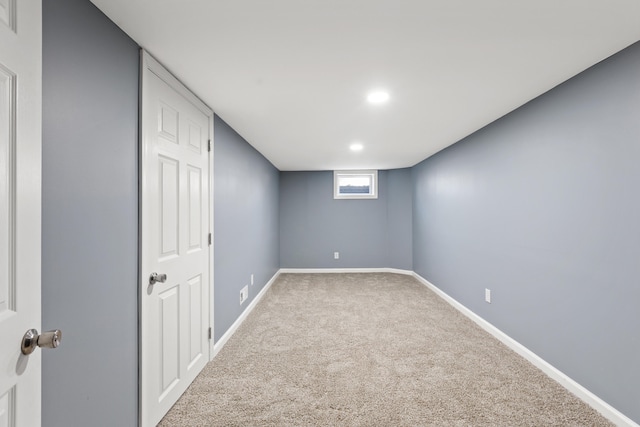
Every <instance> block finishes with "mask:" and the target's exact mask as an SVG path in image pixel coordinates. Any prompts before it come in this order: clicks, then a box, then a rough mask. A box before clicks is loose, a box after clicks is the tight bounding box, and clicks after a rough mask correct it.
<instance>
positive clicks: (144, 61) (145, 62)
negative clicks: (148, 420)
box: [138, 49, 214, 425]
mask: <svg viewBox="0 0 640 427" xmlns="http://www.w3.org/2000/svg"><path fill="white" fill-rule="evenodd" d="M140 63H141V69H140V108H139V129H140V143H139V147H140V153H139V167H140V173H139V175H140V184H139V191H140V193H139V206H140V212H139V230H140V231H139V233H140V235H139V239H140V240H139V241H140V243H139V260H138V264H139V276H140V277H139V280H140V281H139V283H138V295H139V296H138V307H139V311H138V318H139V333H140V337H139V340H138V342H139V343H140V348H139V354H138V356H139V405H138V407H139V420H140V424H141V425H144V422H145V420H143V413H142V400H143V396H142V393H143V385H142V381H143V378H142V374H143V363H144V361H143V355H142V342H143V337H142V321H143V319H142V298H143V295H144V293H145V292H146V290H147V285H148V281H149V276H148V274H149V272H148V271H145V270H144V268H143V258H142V256H143V247H144V244H145V242H144V240H143V239H144V238H145V237H144V236H143V224H142V221H143V218H144V211H143V210H144V209H146V208H145V206H144V203H143V198H144V195H145V194H146V191H148V183H147V180H146V177H145V173H144V171H145V165H144V162H145V159H146V157H145V150H146V149H148V148H147V147H146V144H147V142H146V141H147V138H148V136H147V135H146V129H145V126H144V122H143V114H144V111H143V108H144V107H143V99H144V93H145V90H148V89H147V87H146V85H147V83H145V79H144V75H145V73H149V72H151V73H153V74H155V75H156V76H158V77H159V78H160V79H161V80H163V81H164V82H165V83H167V84H168V85H169V86H170V87H172V88H173V89H174V90H176V91H177V92H178V93H179V94H181V95H182V96H183V97H184V98H186V99H187V100H188V101H190V102H191V103H192V104H194V105H195V106H197V108H198V109H199V110H201V111H202V112H203V113H204V114H205V115H207V116H208V118H209V129H208V132H209V141H210V143H209V147H210V148H209V151H210V155H209V164H208V168H209V171H208V182H209V192H208V205H209V218H208V226H209V233H211V244H210V245H209V246H208V250H209V252H208V253H209V256H208V271H209V283H208V286H209V288H208V289H209V334H210V335H209V346H208V349H207V350H208V355H207V356H208V357H207V360H208V361H210V360H212V359H213V356H214V352H213V349H214V339H213V322H214V313H213V307H214V304H213V295H214V292H213V291H214V286H213V283H214V276H213V274H214V268H213V254H214V245H213V241H214V235H213V224H214V222H213V213H214V210H213V208H214V203H213V200H214V198H213V166H214V160H213V135H214V133H213V111H212V110H211V109H210V108H209V107H208V106H207V105H206V104H205V103H204V102H202V101H201V100H200V99H199V98H198V97H197V96H195V95H194V94H193V93H192V92H191V91H189V89H188V88H186V87H185V86H184V85H183V84H182V83H181V82H180V81H179V80H178V79H177V78H176V77H175V76H173V75H172V74H171V73H170V72H169V71H168V70H167V69H165V68H164V66H162V64H160V63H159V62H158V61H157V60H156V59H154V58H153V57H152V56H151V55H150V54H149V53H148V52H146V51H145V50H144V49H141V51H140Z"/></svg>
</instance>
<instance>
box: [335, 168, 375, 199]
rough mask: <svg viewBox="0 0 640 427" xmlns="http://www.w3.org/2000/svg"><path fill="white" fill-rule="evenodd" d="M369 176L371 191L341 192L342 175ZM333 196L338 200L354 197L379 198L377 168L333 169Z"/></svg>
mask: <svg viewBox="0 0 640 427" xmlns="http://www.w3.org/2000/svg"><path fill="white" fill-rule="evenodd" d="M341 176H354V177H369V178H370V180H369V193H367V194H360V193H353V194H351V193H340V185H339V182H340V177H341ZM333 198H334V199H336V200H353V199H377V198H378V171H377V170H373V169H371V170H340V171H333Z"/></svg>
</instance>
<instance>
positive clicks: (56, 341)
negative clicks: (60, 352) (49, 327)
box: [20, 329, 62, 355]
mask: <svg viewBox="0 0 640 427" xmlns="http://www.w3.org/2000/svg"><path fill="white" fill-rule="evenodd" d="M61 341H62V331H61V330H60V329H56V330H53V331H47V332H43V333H42V334H38V330H37V329H29V330H28V331H27V332H26V333H25V334H24V336H23V337H22V345H21V346H20V349H21V350H22V354H24V355H29V354H31V353H33V351H34V350H35V349H36V347H42V348H58V346H59V345H60V342H61Z"/></svg>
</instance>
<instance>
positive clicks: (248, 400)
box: [160, 273, 613, 426]
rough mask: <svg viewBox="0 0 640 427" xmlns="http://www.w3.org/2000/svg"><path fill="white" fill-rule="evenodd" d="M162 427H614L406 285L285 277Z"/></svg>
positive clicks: (398, 278)
mask: <svg viewBox="0 0 640 427" xmlns="http://www.w3.org/2000/svg"><path fill="white" fill-rule="evenodd" d="M160 425H161V426H611V425H613V424H611V423H609V422H608V421H607V420H606V419H605V418H604V417H602V416H601V415H600V414H598V412H596V411H595V410H594V409H592V408H591V407H589V406H588V405H586V404H585V403H583V402H582V401H580V400H579V399H578V398H577V397H575V396H574V395H572V394H571V393H569V392H568V391H566V390H565V389H564V388H563V387H561V386H560V385H558V384H557V383H556V382H554V381H553V380H551V379H550V378H549V377H547V376H546V375H545V374H544V373H542V372H541V371H540V370H538V369H537V368H535V367H534V366H533V365H531V364H530V363H529V362H528V361H526V360H525V359H523V358H522V357H520V356H519V355H517V354H516V353H514V352H513V351H511V350H510V349H508V348H507V347H506V346H505V345H503V344H502V343H501V342H499V341H498V340H496V339H495V338H493V337H492V336H491V335H489V334H488V333H486V332H485V331H483V330H482V329H481V328H479V327H478V326H477V325H475V324H474V323H473V322H472V321H470V320H469V319H467V318H466V317H464V316H463V315H462V314H460V313H459V312H458V311H456V310H455V309H454V308H452V307H451V306H450V305H449V304H447V303H446V302H445V301H443V300H442V299H440V298H439V297H438V296H437V295H435V294H434V293H433V292H432V291H430V290H429V289H427V288H426V287H425V286H423V285H422V284H420V283H419V282H418V281H417V280H416V279H414V278H413V277H410V276H404V275H398V274H386V273H371V274H368V273H359V274H282V275H280V277H279V278H278V279H277V281H276V282H275V283H274V284H273V286H272V287H271V289H269V291H268V292H267V294H266V295H265V298H264V299H263V300H262V301H261V302H260V303H259V304H258V305H257V306H256V308H255V309H254V311H253V312H252V313H251V314H250V315H249V316H248V318H247V319H246V321H245V322H244V323H243V324H242V326H241V327H240V328H239V329H238V330H237V332H236V333H235V335H234V336H233V337H232V338H231V339H230V340H229V341H228V342H227V344H226V346H225V347H224V348H223V349H222V350H221V351H220V353H219V354H218V355H217V356H216V358H215V359H214V360H213V361H212V362H211V363H209V365H207V367H206V368H205V369H204V371H203V372H202V373H201V374H200V376H198V378H196V380H195V381H194V382H193V384H192V385H191V387H189V389H188V390H187V392H186V393H185V394H184V395H183V396H182V397H181V398H180V400H179V401H178V402H177V403H176V404H175V405H174V407H173V408H172V409H171V410H170V411H169V413H168V414H167V415H166V416H165V418H164V419H163V420H162V422H161V423H160Z"/></svg>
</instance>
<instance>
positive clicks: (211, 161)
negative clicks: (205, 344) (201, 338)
mask: <svg viewBox="0 0 640 427" xmlns="http://www.w3.org/2000/svg"><path fill="white" fill-rule="evenodd" d="M213 122H214V115H213V111H211V118H210V120H209V147H210V148H211V150H210V151H209V233H211V244H210V245H209V260H210V261H209V328H211V335H210V339H209V361H212V360H213V350H214V342H213V331H214V330H215V329H214V326H215V325H214V315H213V314H214V313H213V307H214V304H215V293H214V290H215V281H214V273H215V272H214V268H213V261H214V260H215V251H214V249H213V248H214V247H215V241H216V233H215V230H214V227H213V225H214V224H215V222H214V220H213V214H214V212H215V211H214V209H213V202H214V197H213V184H214V182H213V176H214V175H213V172H214V170H213V165H214V159H213V147H214V144H215V142H214V137H213V135H214V130H213ZM209 147H207V149H209Z"/></svg>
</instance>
